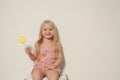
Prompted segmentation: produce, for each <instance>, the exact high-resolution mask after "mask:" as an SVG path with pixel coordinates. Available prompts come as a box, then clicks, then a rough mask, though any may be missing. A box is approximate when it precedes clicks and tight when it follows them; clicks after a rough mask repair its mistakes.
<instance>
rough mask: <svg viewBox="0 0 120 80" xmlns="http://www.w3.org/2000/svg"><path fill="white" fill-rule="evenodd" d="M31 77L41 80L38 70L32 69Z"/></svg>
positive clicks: (40, 73) (41, 76) (41, 75)
mask: <svg viewBox="0 0 120 80" xmlns="http://www.w3.org/2000/svg"><path fill="white" fill-rule="evenodd" d="M32 77H33V78H36V79H38V78H39V79H42V78H43V74H42V72H41V70H39V69H34V71H33V73H32Z"/></svg>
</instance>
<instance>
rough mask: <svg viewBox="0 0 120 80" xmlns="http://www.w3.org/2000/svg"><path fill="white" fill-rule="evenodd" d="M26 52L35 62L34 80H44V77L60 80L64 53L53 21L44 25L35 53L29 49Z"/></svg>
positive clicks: (50, 79)
mask: <svg viewBox="0 0 120 80" xmlns="http://www.w3.org/2000/svg"><path fill="white" fill-rule="evenodd" d="M25 52H26V53H27V54H28V56H29V57H30V59H31V60H32V61H34V67H33V70H32V73H31V74H32V79H33V80H42V79H43V78H44V77H47V78H48V80H59V77H60V74H61V68H60V65H61V64H62V61H63V52H62V47H61V44H60V41H59V38H58V33H57V29H56V26H55V24H54V23H53V22H52V21H51V20H45V21H44V22H43V23H42V25H41V27H40V32H39V39H38V40H37V41H36V43H35V50H34V53H32V52H31V51H30V49H29V48H25Z"/></svg>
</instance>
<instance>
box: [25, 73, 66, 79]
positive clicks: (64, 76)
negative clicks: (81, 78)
mask: <svg viewBox="0 0 120 80" xmlns="http://www.w3.org/2000/svg"><path fill="white" fill-rule="evenodd" d="M24 80H32V76H28V77H26V78H24ZM43 80H48V79H47V78H46V77H45V78H43ZM59 80H67V75H66V74H65V73H62V75H61V76H60V78H59Z"/></svg>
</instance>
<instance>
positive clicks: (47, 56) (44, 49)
mask: <svg viewBox="0 0 120 80" xmlns="http://www.w3.org/2000/svg"><path fill="white" fill-rule="evenodd" d="M40 55H41V59H40V61H35V62H34V68H33V70H34V69H35V68H38V69H40V70H42V72H43V73H44V74H46V72H47V71H48V70H49V69H48V66H49V65H52V64H54V63H55V61H56V50H55V47H54V46H53V45H45V44H42V45H41V47H40ZM55 71H57V72H58V73H59V74H60V73H61V69H60V67H56V68H55ZM32 72H33V71H32Z"/></svg>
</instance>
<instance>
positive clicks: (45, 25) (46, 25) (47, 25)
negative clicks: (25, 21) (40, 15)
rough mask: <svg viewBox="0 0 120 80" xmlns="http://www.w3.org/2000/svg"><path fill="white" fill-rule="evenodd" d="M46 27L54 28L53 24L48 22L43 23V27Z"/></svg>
mask: <svg viewBox="0 0 120 80" xmlns="http://www.w3.org/2000/svg"><path fill="white" fill-rule="evenodd" d="M44 28H53V26H52V25H51V24H48V23H46V24H44V25H43V29H44Z"/></svg>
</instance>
